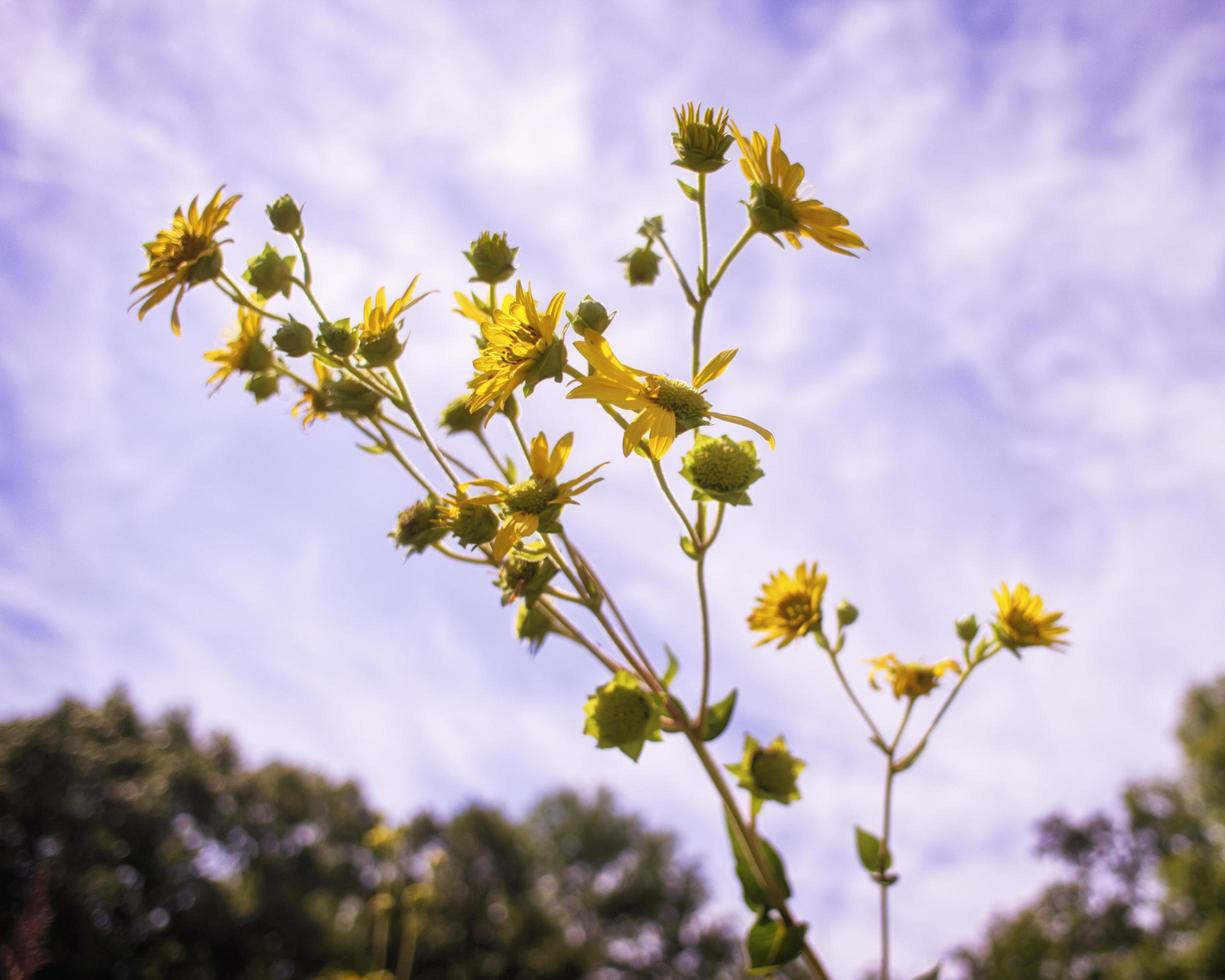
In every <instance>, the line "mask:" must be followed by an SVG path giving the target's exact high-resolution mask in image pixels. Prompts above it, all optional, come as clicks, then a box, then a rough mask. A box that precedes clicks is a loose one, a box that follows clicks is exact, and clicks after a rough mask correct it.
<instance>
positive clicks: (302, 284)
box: [293, 276, 332, 323]
mask: <svg viewBox="0 0 1225 980" xmlns="http://www.w3.org/2000/svg"><path fill="white" fill-rule="evenodd" d="M293 281H294V282H295V283H297V285H298V288H299V289H301V290H302V294H303V295H304V296H305V297H306V298H307V299H308V300H310V305H311V306H313V307H314V308H315V312H316V313H318V314H319V319H320V320H323V321H324V322H325V323H331V322H332V321H331V320H329V319H328V315H327V314H326V313H324V312H323V307H322V306H320V305H319V300H317V299H315V294H314V293H313V292H311V288H310V286H309V285H307V283H306V281H305V280H303V279H299V278H298V277H297V276H294V277H293Z"/></svg>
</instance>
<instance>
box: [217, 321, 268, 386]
mask: <svg viewBox="0 0 1225 980" xmlns="http://www.w3.org/2000/svg"><path fill="white" fill-rule="evenodd" d="M261 319H262V317H261V316H260V315H259V314H258V313H257V312H256V311H255V310H251V309H248V308H247V307H245V306H240V307H239V308H238V329H237V331H236V332H235V333H234V334H233V335H232V336H231V337H230V339H229V340H228V341H227V342H226V345H225V346H224V347H222V348H219V349H217V350H211V351H209V352H208V353H207V354H205V355H204V359H205V360H206V361H212V362H213V363H214V364H219V365H221V366H220V367H219V368H217V370H216V371H214V372H213V373H212V374H211V375H210V376H209V379H208V381H206V382H205V384H210V385H211V384H212V383H213V382H214V381H216V382H217V385H216V387H214V388H213V391H216V390H217V389H218V388H220V387H221V386H222V385H223V384H225V383H226V381H228V380H229V377H230V375H231V374H233V373H234V372H235V371H242V372H246V373H250V374H256V373H258V372H260V371H267V370H268V369H269V368H270V367H272V361H273V357H272V351H270V350H269V349H268V348H267V347H266V346H265V344H264V340H263V336H262V331H261V329H260V320H261Z"/></svg>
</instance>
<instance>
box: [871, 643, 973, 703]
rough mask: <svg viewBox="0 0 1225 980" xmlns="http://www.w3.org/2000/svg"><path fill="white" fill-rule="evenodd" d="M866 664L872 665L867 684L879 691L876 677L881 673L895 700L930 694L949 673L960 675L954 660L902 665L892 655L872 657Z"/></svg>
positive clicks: (959, 669)
mask: <svg viewBox="0 0 1225 980" xmlns="http://www.w3.org/2000/svg"><path fill="white" fill-rule="evenodd" d="M868 663H869V664H871V665H872V669H871V670H870V671H869V672H868V683H869V684H870V685H871V686H872V688H873V689H874V690H880V685H879V684H878V683H877V682H876V675H877V674H878V673H883V674H884V675H885V677H886V679H887V680H888V681H889V684H890V686H892V688H893V696H894V697H895V698H917V697H921V696H922V695H924V694H930V693H931V692H932V691H933V690H934V689H935V687H936V684H937V683H938V682H939V680H940V678H941V677H942V676H944V675H945V674H947V673H948V672H949V671H952V672H953V673H954V674H960V673H961V667H960V666H958V664H957V661H955V660H941V661H940V662H939V663H936V664H919V663H914V664H904V663H902V662H901V661H900V660H898V658H897V657H896V656H894V655H893V654H892V653H886V654H885V655H884V656H883V657H873V658H872V659H871V660H869V661H868Z"/></svg>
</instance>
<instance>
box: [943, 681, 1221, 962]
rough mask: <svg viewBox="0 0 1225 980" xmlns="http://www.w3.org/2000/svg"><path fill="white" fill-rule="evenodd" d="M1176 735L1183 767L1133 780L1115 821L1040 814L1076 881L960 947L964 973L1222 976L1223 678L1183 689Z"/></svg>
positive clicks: (1045, 842)
mask: <svg viewBox="0 0 1225 980" xmlns="http://www.w3.org/2000/svg"><path fill="white" fill-rule="evenodd" d="M1178 737H1179V741H1180V742H1181V743H1182V747H1183V751H1184V753H1185V767H1184V771H1183V773H1182V774H1181V775H1180V776H1179V777H1178V778H1176V779H1173V780H1158V781H1153V782H1148V783H1141V784H1137V785H1134V786H1131V787H1129V788H1128V789H1127V790H1126V792H1125V793H1124V795H1123V800H1122V806H1121V808H1120V810H1121V813H1120V815H1119V816H1108V815H1106V814H1100V813H1099V814H1096V815H1094V816H1092V817H1090V818H1089V819H1087V820H1085V821H1083V822H1080V823H1075V822H1071V821H1068V820H1066V819H1064V818H1063V817H1058V816H1057V817H1050V818H1048V819H1047V820H1045V821H1043V823H1042V824H1041V826H1040V828H1039V851H1040V853H1043V854H1046V855H1050V856H1054V857H1057V858H1059V860H1061V861H1062V862H1063V863H1064V864H1066V865H1067V866H1068V868H1069V871H1070V873H1071V874H1070V878H1069V880H1066V881H1063V882H1060V883H1059V884H1056V885H1053V886H1051V887H1049V888H1047V889H1046V891H1045V892H1043V893H1042V895H1041V896H1040V897H1039V898H1038V900H1037V901H1036V902H1034V903H1033V904H1032V905H1030V906H1029V907H1027V908H1025V909H1023V910H1022V911H1021V912H1019V913H1018V914H1016V915H1014V916H1012V917H1010V918H1005V919H999V920H997V921H996V922H995V923H993V925H992V927H991V930H990V932H989V934H988V936H987V938H986V940H985V942H984V943H983V945H982V946H981V947H980V948H978V949H973V950H970V949H965V950H961V951H960V952H959V953H958V960H959V962H960V964H961V965H962V966H963V967H964V968H965V971H966V975H967V976H968V977H970V978H973V980H1046V978H1051V980H1065V978H1066V980H1149V978H1161V980H1207V978H1213V977H1225V849H1223V848H1222V846H1221V841H1222V840H1225V677H1223V678H1220V679H1218V680H1217V681H1215V682H1214V683H1212V684H1208V685H1205V686H1203V687H1198V688H1195V689H1193V690H1192V691H1191V693H1190V694H1189V695H1188V696H1187V700H1186V703H1185V707H1184V710H1183V718H1182V723H1181V725H1180V726H1179V729H1178Z"/></svg>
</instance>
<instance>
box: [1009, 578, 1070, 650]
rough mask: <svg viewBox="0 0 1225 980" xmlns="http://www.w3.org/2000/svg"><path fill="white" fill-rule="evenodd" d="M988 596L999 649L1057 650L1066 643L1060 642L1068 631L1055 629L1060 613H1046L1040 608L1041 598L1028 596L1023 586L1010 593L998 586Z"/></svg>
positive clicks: (1027, 587) (1033, 595) (1027, 591)
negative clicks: (991, 599) (994, 612)
mask: <svg viewBox="0 0 1225 980" xmlns="http://www.w3.org/2000/svg"><path fill="white" fill-rule="evenodd" d="M992 595H993V596H994V597H995V604H996V606H997V607H998V613H997V617H996V621H995V624H994V629H995V636H996V638H997V639H998V640H999V641H1000V643H1001V644H1002V645H1003V646H1006V647H1008V649H1010V650H1013V651H1016V650H1018V649H1020V648H1021V647H1058V646H1063V645H1065V644H1066V643H1067V642H1068V641H1067V640H1065V639H1063V635H1064V634H1065V633H1067V632H1068V628H1067V627H1066V626H1058V625H1056V624H1057V623H1058V622H1059V620H1060V619H1061V618H1062V617H1063V613H1061V612H1051V613H1048V612H1046V611H1045V610H1044V609H1043V608H1042V597H1041V596H1040V595H1038V594H1037V593H1035V592H1030V591H1029V586H1028V585H1026V584H1025V583H1024V582H1020V583H1018V584H1017V587H1016V588H1015V589H1013V590H1012V591H1011V592H1010V591H1009V590H1008V585H1007V584H1006V583H1004V582H1001V583H1000V587H999V589H997V590H996V591H995V592H993V593H992Z"/></svg>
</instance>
